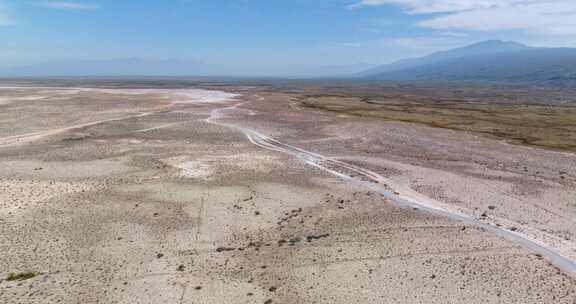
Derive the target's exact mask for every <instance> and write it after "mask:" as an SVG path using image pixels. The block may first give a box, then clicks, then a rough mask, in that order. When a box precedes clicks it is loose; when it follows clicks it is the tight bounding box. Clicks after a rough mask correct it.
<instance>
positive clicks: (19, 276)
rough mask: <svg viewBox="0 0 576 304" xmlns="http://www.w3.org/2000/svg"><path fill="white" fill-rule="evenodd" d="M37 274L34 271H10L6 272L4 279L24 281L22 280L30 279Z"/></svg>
mask: <svg viewBox="0 0 576 304" xmlns="http://www.w3.org/2000/svg"><path fill="white" fill-rule="evenodd" d="M37 275H38V273H36V272H19V273H14V272H12V273H10V274H8V277H7V278H6V281H24V280H28V279H31V278H33V277H35V276H37Z"/></svg>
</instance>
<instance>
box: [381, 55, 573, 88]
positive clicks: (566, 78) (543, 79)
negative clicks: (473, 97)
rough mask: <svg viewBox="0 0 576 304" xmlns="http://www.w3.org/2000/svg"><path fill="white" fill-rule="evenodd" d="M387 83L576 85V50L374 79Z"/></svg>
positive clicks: (491, 58)
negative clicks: (477, 81)
mask: <svg viewBox="0 0 576 304" xmlns="http://www.w3.org/2000/svg"><path fill="white" fill-rule="evenodd" d="M371 78H375V79H383V80H466V81H476V80H480V81H512V82H530V83H547V84H554V85H570V84H574V83H576V49H569V48H557V49H546V48H534V49H527V50H519V51H515V52H506V53H497V54H484V55H474V56H466V57H461V58H456V59H450V60H444V61H440V62H437V63H432V64H424V65H420V66H415V67H411V68H407V69H402V70H397V71H391V72H385V73H381V74H378V75H372V76H371Z"/></svg>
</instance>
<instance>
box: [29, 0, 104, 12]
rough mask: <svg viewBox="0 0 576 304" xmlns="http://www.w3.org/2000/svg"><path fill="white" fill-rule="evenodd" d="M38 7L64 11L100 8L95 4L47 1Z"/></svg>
mask: <svg viewBox="0 0 576 304" xmlns="http://www.w3.org/2000/svg"><path fill="white" fill-rule="evenodd" d="M39 5H40V6H43V7H48V8H55V9H66V10H95V9H99V8H100V6H98V5H95V4H87V3H81V2H69V1H49V2H44V3H40V4H39Z"/></svg>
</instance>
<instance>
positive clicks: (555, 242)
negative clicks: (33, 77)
mask: <svg viewBox="0 0 576 304" xmlns="http://www.w3.org/2000/svg"><path fill="white" fill-rule="evenodd" d="M22 85H24V86H27V87H20V86H22ZM63 85H70V84H69V83H63V84H62V83H54V82H49V83H41V82H38V83H24V84H22V83H16V84H14V83H12V82H7V83H5V84H3V86H4V87H3V88H0V252H1V255H0V270H1V272H2V273H0V303H14V304H17V303H42V304H47V303H70V304H72V303H74V304H76V303H151V304H152V303H175V304H184V303H187V304H192V303H262V304H272V303H287V304H291V303H318V304H320V303H345V304H350V303H362V304H364V303H391V304H392V303H394V304H397V303H426V304H429V303H467V304H468V303H483V304H486V303H522V304H528V303H538V304H543V303H554V304H560V303H571V304H573V303H576V273H574V272H573V269H574V268H573V267H574V261H576V155H575V154H574V153H573V152H572V151H569V150H566V149H543V148H542V147H537V146H526V145H518V144H517V143H515V142H509V141H505V140H503V139H502V138H495V137H494V136H483V135H479V134H478V133H475V132H473V131H474V130H476V129H478V128H480V127H478V128H476V129H474V130H472V129H471V131H470V132H466V130H461V129H458V130H455V129H452V128H446V127H433V126H430V125H429V124H421V123H415V122H414V121H405V120H404V121H402V120H398V119H396V120H394V119H382V117H377V115H376V116H375V115H369V116H362V115H358V113H348V112H347V111H349V109H346V108H345V106H346V103H343V104H338V103H335V101H334V99H335V98H336V99H338V98H340V99H342V98H344V100H346V98H350V96H348V95H346V94H344V93H342V90H343V89H341V87H338V92H337V93H335V92H331V93H330V94H328V95H330V96H329V97H330V99H329V100H328V101H329V102H328V103H327V102H326V100H324V99H325V98H326V96H324V95H326V94H327V93H326V91H322V90H324V89H322V88H320V89H319V88H318V87H319V86H320V85H317V84H315V85H310V86H303V85H298V86H295V87H282V86H258V85H253V84H246V83H245V84H234V83H218V84H198V85H196V86H193V87H189V86H183V85H181V84H179V85H178V86H176V85H171V84H170V83H169V82H168V85H158V84H155V85H151V84H142V83H138V82H135V83H130V82H128V83H121V84H112V83H95V84H86V83H73V86H74V87H63ZM319 92H321V93H322V94H320V93H319ZM323 94H324V95H323ZM321 95H322V96H321ZM387 98H389V97H387ZM340 101H341V100H340ZM347 102H356V101H354V100H349V101H347ZM348 105H349V104H348ZM555 106H560V105H550V107H555ZM356 110H357V109H356ZM384 110H386V109H384ZM370 111H371V112H370ZM370 111H369V112H370V113H376V112H374V111H376V110H374V109H372V110H370ZM386 113H389V112H386ZM563 113H565V112H563ZM432 114H433V113H432ZM432 114H430V113H429V115H432ZM419 115H420V114H419ZM421 115H424V116H426V115H427V114H426V113H424V114H421ZM424 116H422V117H424ZM566 119H567V127H573V126H574V122H575V121H576V119H575V118H574V117H572V118H570V117H568V118H566ZM570 119H572V120H570ZM484 121H485V120H484ZM542 128H544V127H542ZM562 130H564V129H562ZM559 132H560V131H559ZM558 138H560V137H558ZM555 144H556V142H555ZM565 147H568V148H569V147H570V146H569V145H568V146H566V145H563V146H562V148H565ZM403 202H404V203H403ZM405 202H408V203H407V204H406V203H405ZM412 203H414V204H412ZM436 211H437V212H436ZM451 215H454V216H451ZM459 217H464V218H465V219H468V220H464V221H463V220H460V219H459ZM514 236H517V237H518V238H519V239H522V240H528V242H529V244H528V245H527V244H526V243H523V242H522V241H520V242H519V241H517V239H515V237H514ZM530 244H536V245H537V246H536V247H534V246H530ZM542 249H545V250H544V251H543V250H542ZM549 252H550V253H551V254H548V253H549ZM552 254H554V255H558V257H559V258H554V256H552Z"/></svg>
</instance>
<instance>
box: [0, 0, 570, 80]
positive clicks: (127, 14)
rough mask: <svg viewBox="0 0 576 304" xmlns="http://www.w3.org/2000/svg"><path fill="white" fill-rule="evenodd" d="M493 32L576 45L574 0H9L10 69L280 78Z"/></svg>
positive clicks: (2, 2)
mask: <svg viewBox="0 0 576 304" xmlns="http://www.w3.org/2000/svg"><path fill="white" fill-rule="evenodd" d="M489 39H501V40H514V41H519V42H524V43H527V44H530V45H535V46H569V47H570V46H574V47H576V0H82V1H48V0H47V1H43V0H0V66H11V65H31V64H37V63H44V62H51V61H61V60H109V59H121V58H144V59H151V60H161V59H175V60H184V61H195V62H201V63H204V64H208V65H214V66H218V67H219V71H221V73H227V74H238V75H281V74H298V73H306V72H307V71H309V72H310V71H317V70H321V69H331V68H345V67H350V68H351V69H353V68H357V67H358V68H360V67H363V66H364V65H368V64H383V63H389V62H392V61H395V60H398V59H402V58H408V57H415V56H421V55H424V54H428V53H431V52H434V51H439V50H445V49H450V48H454V47H460V46H464V45H467V44H471V43H474V42H478V41H483V40H489ZM310 73H313V72H310Z"/></svg>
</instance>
